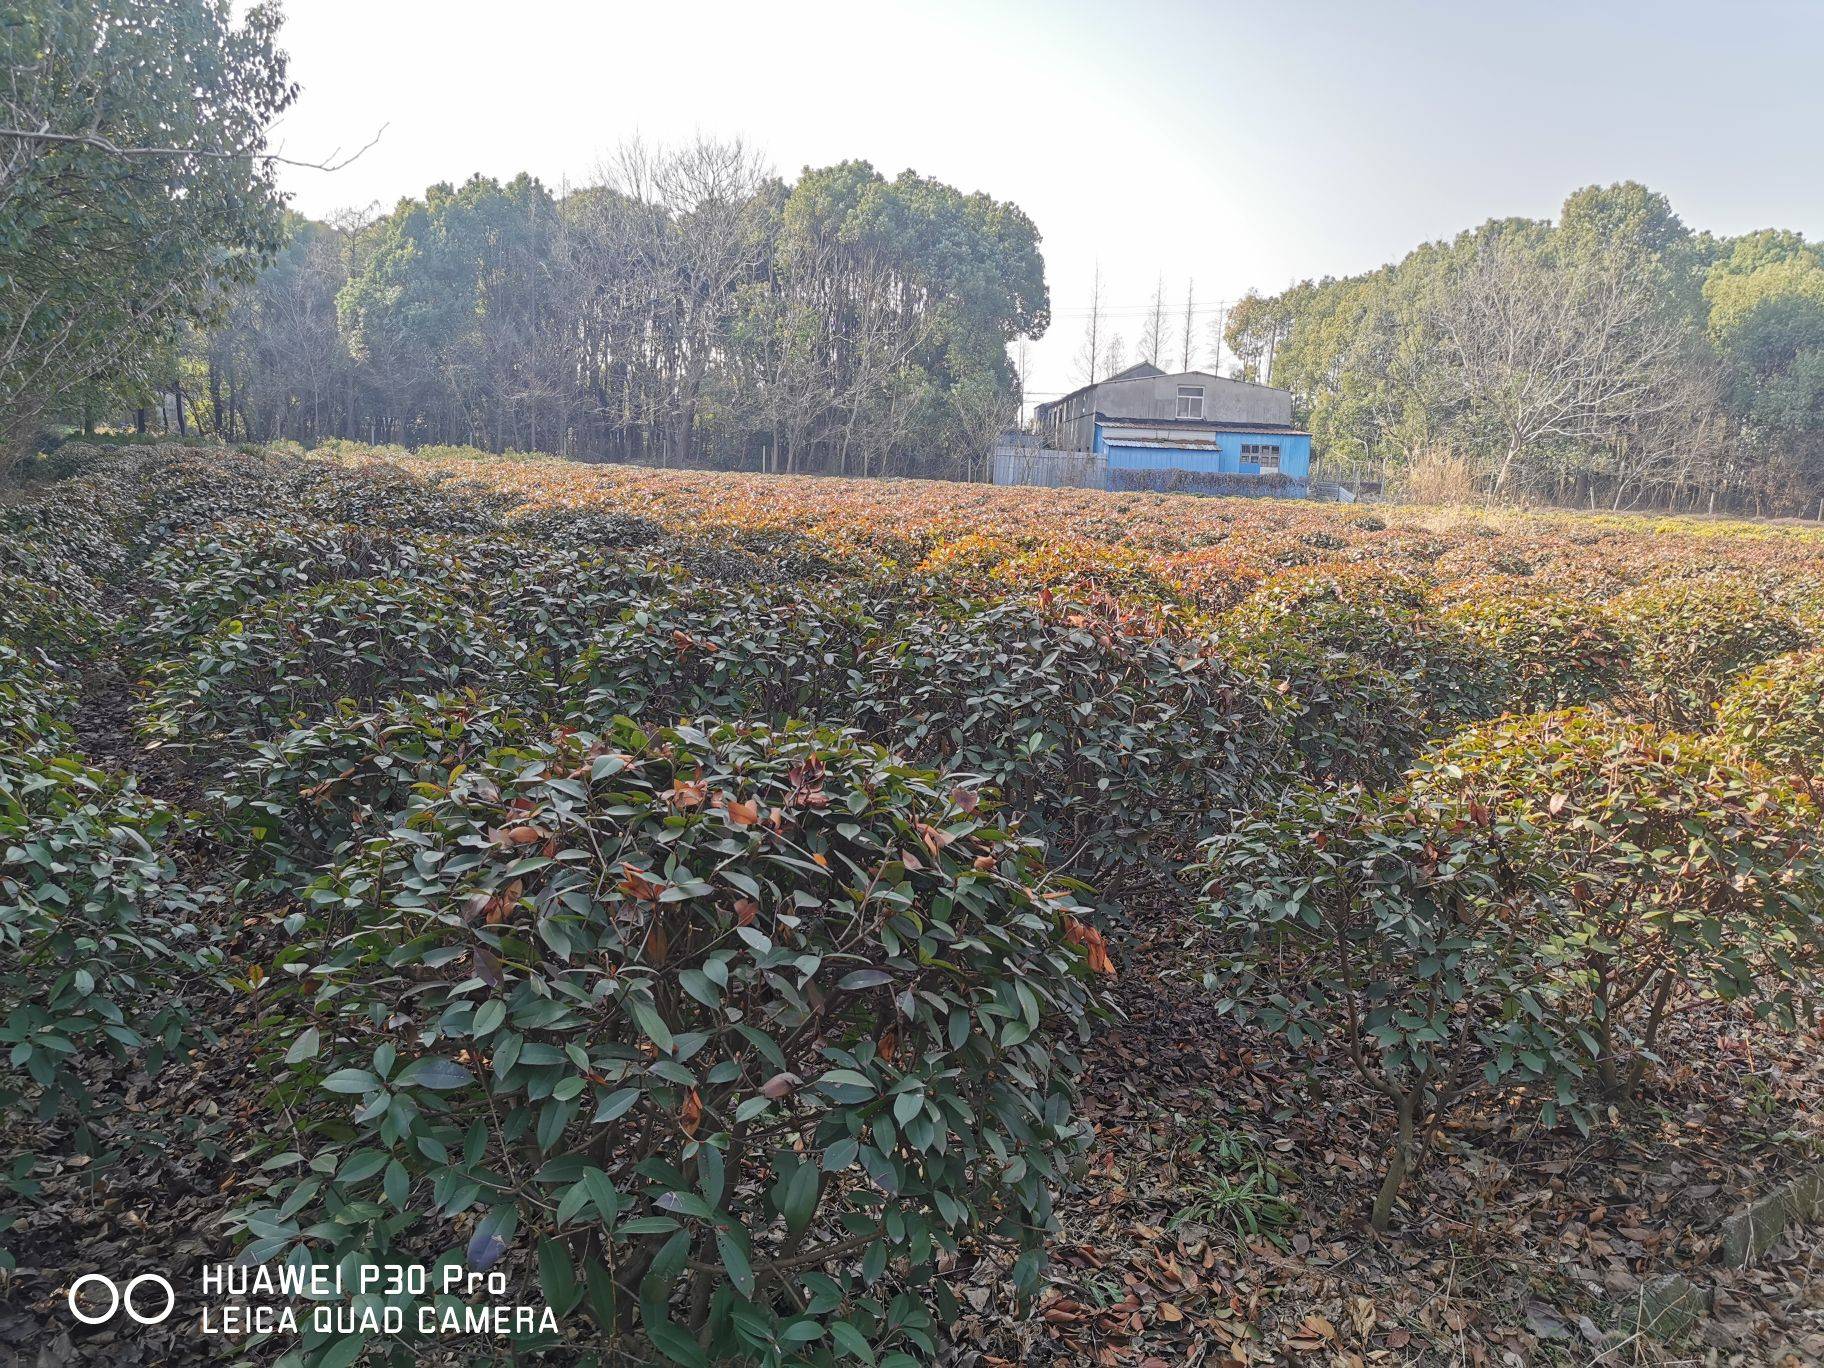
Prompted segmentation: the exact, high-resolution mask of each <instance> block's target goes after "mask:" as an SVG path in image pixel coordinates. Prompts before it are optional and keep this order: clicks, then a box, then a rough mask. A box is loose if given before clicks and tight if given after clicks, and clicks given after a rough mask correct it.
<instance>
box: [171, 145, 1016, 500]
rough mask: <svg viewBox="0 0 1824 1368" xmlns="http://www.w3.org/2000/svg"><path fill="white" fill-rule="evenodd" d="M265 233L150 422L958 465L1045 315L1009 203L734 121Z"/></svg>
mask: <svg viewBox="0 0 1824 1368" xmlns="http://www.w3.org/2000/svg"><path fill="white" fill-rule="evenodd" d="M288 229H289V230H288V232H287V234H286V239H285V243H284V246H283V247H282V248H281V249H280V250H279V252H278V253H277V255H276V257H275V258H274V260H273V262H272V264H271V265H270V266H269V267H267V269H266V270H264V271H263V272H262V273H261V274H260V275H259V277H258V278H257V279H256V280H255V281H254V282H253V284H252V287H251V288H250V289H248V290H246V291H244V292H243V293H242V294H241V295H240V297H239V298H238V299H237V300H236V302H235V304H234V307H233V309H232V311H231V312H230V314H229V316H228V318H227V320H226V322H225V324H224V325H223V326H220V327H218V328H215V329H212V330H209V331H207V332H205V333H203V334H201V335H199V336H198V337H197V338H195V339H194V341H193V343H192V346H191V348H190V350H189V353H188V355H187V357H186V361H187V364H183V365H180V366H179V367H178V368H177V370H176V371H175V373H174V377H173V380H172V393H171V394H170V395H169V396H168V397H166V396H161V402H162V404H163V406H164V407H163V408H161V412H164V411H166V410H170V411H171V418H172V419H173V420H175V421H177V422H180V423H181V422H185V421H191V422H197V423H200V424H201V425H202V426H204V427H205V428H207V429H208V430H210V431H212V432H218V433H220V434H221V435H223V436H225V437H230V438H233V437H247V438H253V439H258V440H267V439H275V438H291V439H296V440H298V441H301V442H304V443H306V444H309V443H314V442H316V441H319V440H321V439H323V438H326V437H349V438H358V439H362V440H368V441H378V442H400V443H405V444H409V445H420V444H424V443H456V444H463V445H472V446H478V447H484V448H488V449H490V450H497V451H498V450H502V449H508V448H512V449H518V450H525V451H549V452H558V453H562V454H565V455H571V456H595V457H603V458H609V459H620V460H640V461H651V462H657V463H661V464H712V465H724V466H730V467H737V468H745V469H765V470H780V471H794V470H819V471H829V472H833V473H840V474H854V475H877V474H888V473H919V474H933V475H963V476H969V475H972V474H979V473H980V469H981V465H982V462H983V461H984V460H985V458H986V455H987V453H988V451H989V449H990V447H991V446H992V441H993V437H994V434H995V433H996V432H997V431H998V430H999V429H1000V428H1002V427H1003V426H1005V425H1006V424H1007V423H1008V422H1009V421H1011V419H1012V417H1013V414H1014V411H1015V406H1016V402H1017V401H1016V394H1017V390H1016V380H1017V377H1016V376H1015V375H1014V373H1013V370H1012V367H1011V365H1010V363H1009V360H1008V356H1007V344H1008V343H1009V342H1010V341H1011V340H1012V339H1013V338H1015V337H1019V336H1036V335H1038V334H1039V333H1040V332H1042V331H1043V330H1044V328H1045V326H1046V324H1047V322H1048V318H1049V305H1048V302H1047V294H1046V286H1045V270H1044V260H1043V258H1042V257H1041V255H1040V253H1039V248H1038V233H1037V231H1036V230H1035V229H1034V227H1033V225H1032V222H1031V220H1030V219H1028V218H1027V217H1026V216H1025V215H1024V214H1023V213H1021V212H1020V211H1019V210H1018V209H1017V208H1015V207H1014V206H1012V205H1009V204H1004V203H1000V202H997V201H995V200H993V199H991V198H989V197H988V196H986V195H980V194H976V195H967V194H963V193H961V192H959V191H957V190H955V189H953V188H951V187H950V186H947V185H944V184H941V183H940V182H937V181H934V180H931V179H929V178H926V177H923V176H919V175H916V174H914V173H912V172H905V173H903V174H901V175H899V176H897V177H896V178H894V179H892V180H888V179H887V178H885V177H884V176H882V175H881V174H880V173H879V172H877V171H875V170H874V168H873V167H871V166H869V165H868V164H867V163H865V162H859V161H851V162H844V163H841V164H839V165H836V166H830V167H824V168H819V169H807V170H806V171H805V172H804V173H803V174H802V175H801V176H800V177H799V178H798V180H797V181H796V182H795V183H792V184H787V183H786V182H785V181H783V180H781V179H779V178H777V177H775V176H771V175H769V174H767V173H766V172H765V170H764V169H763V167H762V166H761V164H760V162H759V160H758V158H757V157H755V156H754V154H753V153H752V152H750V151H749V150H748V149H747V148H745V147H744V146H743V145H742V144H740V143H739V142H718V141H712V140H700V141H697V142H694V143H692V144H690V145H688V146H685V147H681V148H677V149H672V150H656V149H652V148H648V147H644V146H642V145H639V144H637V143H635V144H629V145H627V146H625V147H623V148H622V149H621V151H620V152H619V153H618V154H617V156H616V157H615V158H614V159H613V162H612V164H611V165H610V166H609V167H608V168H607V170H606V172H605V174H604V175H603V177H602V179H601V180H600V182H599V183H597V184H593V185H589V186H586V187H583V188H580V189H574V190H568V191H564V192H561V193H553V192H552V191H550V190H548V189H547V188H546V187H544V186H543V185H541V184H540V183H539V182H538V181H537V180H535V179H533V178H531V177H530V176H526V175H521V176H518V177H516V178H514V179H513V180H511V181H509V182H507V183H505V184H502V183H500V182H499V181H496V180H493V179H490V178H487V177H483V176H477V177H475V178H473V179H471V180H470V181H468V182H467V183H466V184H464V185H461V186H450V185H447V184H444V185H434V186H432V187H430V189H429V190H427V191H426V193H425V194H424V196H423V197H422V198H414V199H407V200H402V201H401V202H400V203H399V204H398V206H397V207H396V208H394V210H393V211H392V212H391V213H390V214H388V215H386V216H384V217H381V218H377V219H374V220H372V221H369V222H362V221H353V222H344V223H340V224H328V223H319V222H312V221H308V220H303V219H300V218H296V217H295V216H293V217H291V218H290V220H289V224H288ZM186 375H188V376H189V377H190V380H191V387H190V391H189V393H188V394H184V395H181V396H180V394H179V393H178V391H179V390H181V389H182V388H183V383H184V379H183V377H184V376H186ZM199 378H200V380H201V383H202V386H203V390H204V392H202V393H198V392H197V388H196V387H197V383H198V380H199Z"/></svg>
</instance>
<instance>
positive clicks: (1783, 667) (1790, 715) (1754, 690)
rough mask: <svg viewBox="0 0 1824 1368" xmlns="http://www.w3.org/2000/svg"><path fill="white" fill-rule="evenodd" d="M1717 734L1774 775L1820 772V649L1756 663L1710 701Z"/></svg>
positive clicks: (1823, 718) (1810, 777)
mask: <svg viewBox="0 0 1824 1368" xmlns="http://www.w3.org/2000/svg"><path fill="white" fill-rule="evenodd" d="M1716 730H1717V734H1718V735H1719V736H1720V737H1721V738H1722V739H1723V740H1724V741H1725V742H1727V743H1728V744H1729V745H1731V746H1734V747H1735V748H1736V749H1737V750H1739V751H1741V752H1742V754H1744V755H1746V756H1748V757H1749V758H1750V759H1752V760H1757V761H1759V762H1760V763H1761V764H1763V765H1766V766H1767V767H1768V768H1769V769H1772V770H1774V771H1776V772H1777V773H1780V774H1787V775H1791V776H1793V777H1795V778H1798V779H1800V780H1803V781H1806V782H1808V783H1809V782H1815V781H1816V780H1817V779H1818V777H1819V776H1820V774H1824V650H1815V651H1794V652H1792V653H1791V654H1789V655H1783V656H1776V657H1775V658H1774V659H1772V660H1770V661H1768V662H1767V663H1766V664H1764V665H1757V666H1756V667H1755V668H1754V669H1752V670H1750V671H1748V673H1747V674H1745V675H1743V676H1742V677H1741V678H1740V679H1739V680H1737V681H1736V682H1735V684H1734V685H1733V686H1731V688H1730V689H1729V692H1727V693H1726V694H1724V695H1723V696H1722V698H1721V699H1719V700H1718V702H1717V705H1716Z"/></svg>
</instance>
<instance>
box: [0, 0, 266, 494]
mask: <svg viewBox="0 0 1824 1368" xmlns="http://www.w3.org/2000/svg"><path fill="white" fill-rule="evenodd" d="M278 28H279V11H278V9H277V7H276V6H274V5H266V4H260V5H255V6H254V7H253V8H252V9H250V10H249V11H248V12H247V16H246V18H245V20H244V21H243V22H242V23H241V24H240V25H239V26H237V25H235V24H234V22H233V21H232V17H231V15H230V10H229V4H228V0H32V3H26V4H7V5H4V6H3V7H0V69H4V71H5V73H6V78H5V84H4V87H3V88H0V124H4V127H3V128H0V415H4V416H0V468H3V467H4V463H5V462H6V460H7V459H8V458H9V454H13V455H16V454H17V452H18V451H19V449H20V447H21V445H22V444H23V443H24V441H25V440H26V439H27V438H28V437H29V436H30V434H31V433H32V432H33V431H34V430H35V428H36V426H37V424H38V423H39V422H40V421H41V420H42V418H43V417H44V415H45V414H46V413H47V412H49V411H55V410H59V409H62V410H69V409H72V408H82V407H89V406H94V405H97V404H101V403H107V402H117V401H119V400H121V399H124V398H128V397H138V396H143V394H144V393H145V391H146V390H147V389H149V388H150V386H151V385H152V384H153V383H154V382H155V380H156V376H155V375H154V370H155V366H156V363H157V361H158V359H159V358H160V357H161V356H163V355H165V354H166V351H167V349H168V347H169V345H170V344H171V342H172V341H173V340H174V339H175V338H176V337H177V336H178V334H179V333H180V332H181V331H182V330H183V329H184V327H185V326H186V325H190V324H196V323H205V322H210V321H214V320H216V319H219V318H220V317H221V315H222V312H223V310H224V308H225V305H226V293H225V291H226V289H227V287H229V286H231V285H235V284H242V283H245V282H247V281H249V280H251V279H252V278H253V276H254V275H255V274H256V273H257V271H258V270H259V268H260V266H261V265H262V264H263V263H264V262H265V261H266V260H268V259H269V258H270V257H271V255H272V253H273V252H274V251H275V250H276V249H277V247H278V245H279V241H280V221H279V207H280V205H279V197H278V194H277V192H276V190H275V188H274V185H273V177H272V166H271V162H270V160H269V159H268V158H266V157H265V156H264V155H263V153H264V151H265V138H266V129H267V127H268V126H269V125H270V123H271V121H272V119H273V118H274V116H275V115H277V114H278V113H279V112H280V111H281V110H283V109H284V108H285V107H286V106H287V105H288V104H289V103H290V102H291V100H292V98H293V95H294V94H295V87H294V86H293V85H292V84H291V83H290V82H289V81H288V80H287V79H286V75H285V58H284V55H283V54H282V53H281V52H279V50H278V49H277V47H276V45H275V40H276V36H277V32H278Z"/></svg>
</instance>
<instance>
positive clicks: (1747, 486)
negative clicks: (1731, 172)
mask: <svg viewBox="0 0 1824 1368" xmlns="http://www.w3.org/2000/svg"><path fill="white" fill-rule="evenodd" d="M1227 340H1228V343H1229V345H1230V347H1231V348H1232V349H1233V352H1234V354H1235V356H1236V357H1237V358H1239V362H1240V365H1241V367H1242V369H1243V371H1244V373H1246V374H1247V375H1249V376H1250V377H1254V378H1261V377H1270V379H1271V381H1272V383H1274V384H1277V385H1282V386H1285V387H1287V388H1289V389H1291V390H1292V391H1293V392H1294V394H1295V395H1296V397H1297V401H1298V404H1299V405H1300V408H1301V410H1302V412H1303V414H1304V415H1305V417H1306V419H1307V421H1308V422H1309V424H1310V427H1311V430H1312V434H1313V438H1314V443H1315V445H1316V447H1317V449H1318V450H1319V451H1320V452H1321V453H1323V455H1324V456H1325V458H1326V459H1327V460H1328V461H1329V462H1330V463H1331V468H1332V469H1333V470H1335V471H1337V472H1339V473H1342V472H1346V471H1348V470H1349V469H1350V468H1351V466H1356V467H1360V466H1362V465H1366V466H1367V467H1369V469H1371V470H1372V471H1375V472H1380V471H1386V472H1388V473H1389V474H1390V476H1392V477H1393V478H1396V479H1398V478H1405V479H1406V480H1407V481H1408V482H1409V483H1411V484H1419V485H1423V484H1424V483H1425V482H1426V481H1427V480H1430V481H1432V482H1434V484H1435V482H1436V481H1437V480H1438V479H1439V478H1440V477H1444V478H1447V479H1450V478H1452V477H1454V482H1456V483H1458V484H1460V485H1461V486H1463V487H1464V488H1465V489H1467V490H1473V491H1474V492H1478V493H1482V494H1486V495H1492V496H1494V497H1498V498H1503V499H1511V498H1528V499H1538V500H1544V501H1549V502H1552V503H1556V504H1577V505H1585V506H1595V505H1600V506H1603V507H1612V508H1634V507H1643V506H1656V507H1673V508H1687V509H1691V508H1694V509H1709V510H1715V509H1723V508H1727V509H1732V510H1745V511H1749V512H1755V513H1812V514H1816V513H1817V512H1818V511H1819V507H1820V499H1821V498H1824V249H1820V247H1819V246H1818V245H1817V244H1814V243H1808V242H1806V241H1805V239H1804V238H1803V236H1802V235H1800V234H1798V233H1795V232H1787V231H1782V230H1775V229H1769V230H1765V231H1762V232H1755V233H1749V234H1746V235H1744V236H1741V237H1735V238H1728V237H1718V236H1714V235H1712V234H1710V233H1694V232H1692V231H1691V230H1690V229H1689V228H1687V227H1686V226H1685V225H1684V224H1683V223H1682V222H1681V221H1680V220H1679V218H1678V216H1677V215H1676V214H1675V213H1673V211H1672V207H1671V205H1670V203H1669V202H1668V201H1667V199H1666V198H1665V196H1663V195H1660V194H1658V193H1655V192H1653V191H1651V190H1649V189H1647V188H1646V187H1644V186H1641V185H1638V184H1635V183H1632V182H1629V183H1624V184H1620V185H1614V186H1608V187H1600V186H1591V187H1588V188H1586V189H1583V190H1579V191H1577V192H1576V193H1575V194H1573V195H1571V196H1570V198H1569V199H1567V200H1566V201H1565V203H1564V207H1563V210H1562V212H1561V213H1560V215H1559V217H1558V219H1557V220H1556V221H1555V222H1553V221H1545V220H1533V219H1500V220H1491V221H1490V222H1488V223H1485V224H1483V225H1482V226H1481V227H1479V228H1476V229H1474V230H1473V231H1470V232H1465V233H1462V234H1459V235H1458V236H1457V237H1456V238H1454V239H1452V240H1450V241H1448V242H1434V243H1427V244H1426V245H1424V246H1422V247H1419V248H1417V249H1416V250H1414V251H1413V252H1411V253H1409V254H1408V255H1407V256H1406V257H1405V258H1403V259H1402V260H1401V261H1399V262H1397V263H1395V264H1392V265H1388V266H1383V267H1381V268H1380V269H1379V270H1376V271H1370V272H1368V273H1367V274H1365V275H1359V276H1351V277H1347V278H1344V279H1334V278H1326V279H1323V280H1320V281H1305V282H1302V283H1300V284H1297V285H1294V286H1293V287H1292V288H1290V289H1288V290H1286V291H1284V292H1283V293H1281V294H1278V295H1274V296H1270V297H1269V296H1261V295H1257V294H1256V295H1250V296H1249V297H1248V298H1247V299H1245V300H1243V301H1241V302H1239V303H1238V304H1237V305H1236V306H1235V308H1234V309H1233V310H1232V311H1231V313H1230V316H1229V320H1228V329H1227Z"/></svg>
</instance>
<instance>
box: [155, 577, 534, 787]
mask: <svg viewBox="0 0 1824 1368" xmlns="http://www.w3.org/2000/svg"><path fill="white" fill-rule="evenodd" d="M541 673H542V665H541V664H540V662H539V659H538V657H537V656H536V654H535V653H528V652H525V651H523V650H520V649H518V648H516V647H515V645H514V644H513V643H512V642H511V641H510V640H509V639H508V638H507V637H506V636H505V635H504V634H503V633H502V631H501V630H500V628H499V627H498V626H497V625H496V624H494V623H493V622H491V621H490V620H489V619H488V618H486V617H485V616H482V615H481V614H479V613H478V612H476V611H475V609H474V608H472V607H471V606H469V605H468V604H466V603H464V602H463V601H462V600H461V599H459V598H458V597H456V596H455V595H454V594H452V593H451V592H450V591H449V590H447V589H444V588H442V587H440V586H438V585H437V584H436V583H434V582H433V583H423V582H409V581H404V580H389V579H379V580H346V581H341V582H338V583H330V584H323V585H318V586H315V587H312V588H309V589H301V590H297V591H295V592H292V593H287V594H280V595H279V596H278V597H276V598H272V599H266V600H263V601H260V602H258V603H255V604H253V605H251V606H250V607H249V608H248V610H247V612H246V613H245V614H244V615H242V616H240V617H233V618H228V619H227V620H225V621H223V622H222V623H221V624H219V625H218V626H217V627H216V628H215V629H214V630H213V631H211V632H210V633H208V635H206V636H204V637H203V638H202V639H201V640H200V641H199V642H198V643H197V644H196V646H195V647H194V648H193V649H192V650H191V651H190V652H188V653H187V654H185V655H183V656H180V657H178V658H176V659H173V660H170V661H167V662H165V663H163V664H161V665H159V666H157V667H155V669H154V670H153V672H152V673H151V674H150V675H149V678H148V683H147V691H146V697H145V700H144V702H143V704H142V707H141V717H140V724H141V728H142V730H143V731H144V733H145V734H146V735H148V736H150V737H152V738H153V739H155V740H157V741H159V742H161V743H170V742H177V743H180V744H182V745H183V746H186V747H188V748H190V749H192V750H193V751H199V752H200V751H205V750H208V749H210V748H214V747H220V746H222V745H223V743H225V742H230V741H234V740H242V739H253V738H258V737H269V736H272V735H274V734H276V733H278V732H281V731H283V730H286V729H288V728H290V727H293V726H295V725H297V724H298V723H299V722H308V721H309V720H310V719H311V718H312V717H314V716H316V715H317V714H319V713H321V712H323V711H325V710H327V709H328V708H330V707H331V706H332V705H333V704H335V703H336V702H337V701H338V700H341V699H349V700H352V701H353V702H355V703H357V704H371V703H374V702H377V701H379V700H380V699H382V698H385V697H388V696H390V695H392V694H396V693H402V692H426V693H429V692H436V691H440V690H449V689H461V688H504V689H506V690H507V691H508V692H509V693H511V692H513V690H514V689H515V688H516V687H517V688H518V689H519V690H520V691H522V692H523V691H524V690H525V689H526V688H528V687H529V686H530V685H531V683H532V681H533V680H534V679H535V678H537V677H538V676H539V675H540V674H541Z"/></svg>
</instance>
